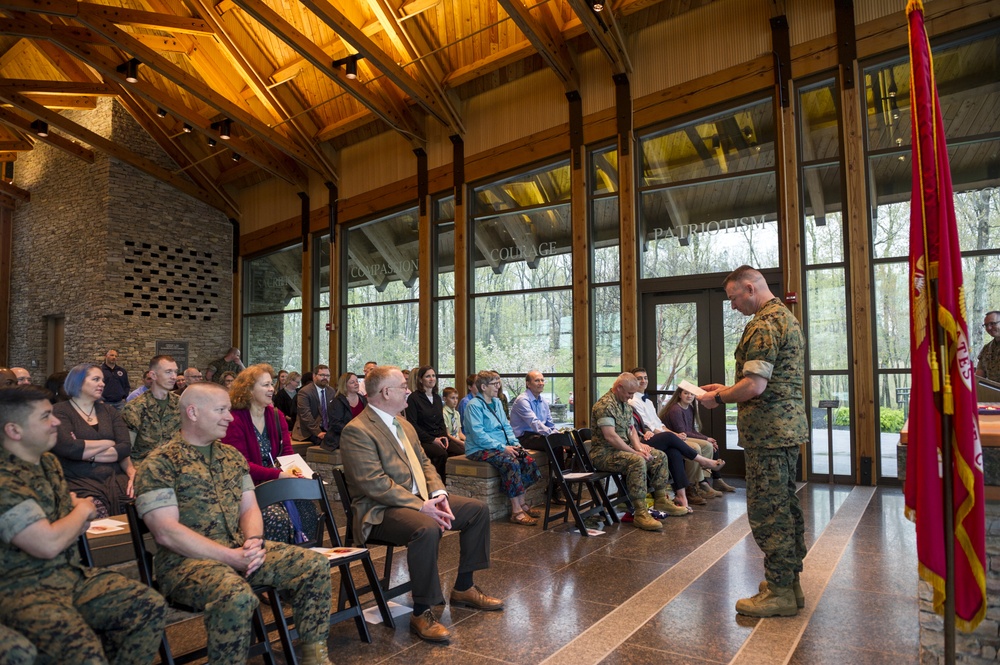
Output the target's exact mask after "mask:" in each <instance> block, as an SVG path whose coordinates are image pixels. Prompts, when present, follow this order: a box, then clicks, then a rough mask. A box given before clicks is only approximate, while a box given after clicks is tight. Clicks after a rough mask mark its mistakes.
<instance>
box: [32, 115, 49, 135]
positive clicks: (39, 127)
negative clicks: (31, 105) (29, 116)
mask: <svg viewBox="0 0 1000 665" xmlns="http://www.w3.org/2000/svg"><path fill="white" fill-rule="evenodd" d="M31 131H33V132H34V133H35V134H37V135H38V136H40V137H41V138H43V139H44V138H45V137H46V136H48V135H49V123H47V122H45V121H44V120H32V121H31Z"/></svg>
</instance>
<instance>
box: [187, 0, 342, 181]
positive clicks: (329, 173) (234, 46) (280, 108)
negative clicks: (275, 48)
mask: <svg viewBox="0 0 1000 665" xmlns="http://www.w3.org/2000/svg"><path fill="white" fill-rule="evenodd" d="M194 2H195V4H196V7H197V8H198V9H199V10H200V11H201V13H202V15H203V16H205V17H206V19H205V20H206V22H208V23H209V25H211V26H212V29H213V30H215V38H216V39H217V40H218V42H219V44H220V45H221V46H222V48H223V49H224V51H225V52H226V53H227V54H228V55H229V57H230V59H231V60H232V62H233V65H235V66H236V68H237V69H238V70H239V71H240V72H241V73H242V75H243V80H244V81H246V82H247V84H248V86H249V87H250V88H251V89H252V90H253V91H254V93H255V94H256V96H257V98H258V99H259V100H261V101H262V102H264V103H265V104H266V105H267V106H269V107H270V108H271V109H272V110H273V111H274V112H275V113H276V115H278V117H279V119H280V122H281V123H284V124H286V125H287V126H288V127H290V128H291V129H292V131H293V132H294V133H295V134H296V135H297V137H298V141H299V143H300V144H301V145H304V146H306V147H307V148H308V149H309V151H310V152H311V153H312V156H313V158H314V159H315V160H316V163H317V164H319V165H320V166H321V167H322V170H320V171H319V174H320V175H321V176H323V179H324V180H325V181H334V182H336V181H338V180H339V179H340V178H339V176H338V175H337V170H336V168H334V166H333V164H332V163H330V161H329V160H327V158H326V155H325V154H323V152H322V151H321V150H319V146H317V145H316V143H315V141H314V139H313V137H314V136H315V134H316V127H315V126H314V127H313V128H312V130H311V131H310V129H309V128H308V127H306V126H304V125H305V124H306V123H309V124H314V123H312V119H311V118H310V117H308V114H305V109H304V107H303V106H301V105H296V106H295V107H292V106H290V105H289V104H288V102H287V101H285V100H283V99H282V98H281V97H279V96H278V94H276V93H275V92H273V91H272V90H271V89H270V88H269V87H268V86H267V82H266V81H265V80H264V77H263V75H262V74H261V73H260V72H259V71H257V68H256V67H255V66H254V64H253V62H252V61H251V60H250V57H249V55H248V54H247V53H244V51H243V49H242V48H241V47H240V46H239V43H246V42H249V43H251V44H252V43H255V41H254V40H253V39H251V37H250V35H248V34H247V32H246V30H245V29H244V28H243V26H242V25H240V24H239V23H238V22H237V21H236V20H232V21H230V23H231V25H228V26H227V25H223V23H222V19H221V17H220V16H219V15H218V14H216V12H215V9H214V7H212V5H211V4H209V2H208V1H207V0H194ZM236 31H238V32H239V34H233V33H234V32H236ZM231 35H232V36H231Z"/></svg>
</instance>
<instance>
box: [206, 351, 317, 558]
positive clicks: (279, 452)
mask: <svg viewBox="0 0 1000 665" xmlns="http://www.w3.org/2000/svg"><path fill="white" fill-rule="evenodd" d="M273 376H274V369H273V368H272V367H271V366H270V365H267V364H264V363H261V364H258V365H251V366H250V367H247V368H246V369H245V370H243V371H242V372H240V374H239V376H237V377H236V380H235V381H234V382H233V386H232V388H230V392H229V398H230V400H231V401H232V403H233V408H232V414H233V422H231V423H230V424H229V429H228V430H226V436H225V437H224V438H223V439H222V442H223V443H226V444H229V445H230V446H232V447H233V448H236V450H238V451H240V453H241V454H242V455H243V457H245V458H246V460H247V464H249V466H250V478H251V479H252V480H253V484H254V485H260V484H261V483H263V482H266V481H268V480H274V479H275V478H297V477H301V476H302V474H301V473H300V472H299V471H298V469H295V470H292V471H282V470H281V467H280V466H279V465H278V457H281V456H283V455H291V454H292V453H293V451H292V437H291V435H289V433H288V425H287V424H286V423H285V418H284V417H283V416H282V415H281V413H280V412H279V411H278V410H277V409H275V408H274V404H273V403H272V400H273V398H274V380H273V378H272V377H273ZM262 513H263V517H264V537H265V538H267V539H268V540H275V541H278V542H281V543H295V542H302V541H303V540H306V539H307V538H306V536H308V537H312V535H313V534H315V532H316V525H317V517H318V515H317V511H316V506H315V505H314V504H313V503H312V502H309V501H295V502H292V501H285V502H284V503H276V504H274V505H271V506H268V507H267V508H265V509H264V510H263V511H262Z"/></svg>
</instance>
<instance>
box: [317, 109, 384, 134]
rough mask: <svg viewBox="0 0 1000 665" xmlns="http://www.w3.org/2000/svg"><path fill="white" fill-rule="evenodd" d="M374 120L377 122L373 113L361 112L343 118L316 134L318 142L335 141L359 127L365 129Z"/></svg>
mask: <svg viewBox="0 0 1000 665" xmlns="http://www.w3.org/2000/svg"><path fill="white" fill-rule="evenodd" d="M373 120H375V115H374V114H373V113H372V112H371V111H368V110H364V111H360V112H358V113H355V114H354V115H351V116H348V117H346V118H341V119H340V120H338V121H337V122H334V123H331V124H329V125H327V126H326V127H324V128H323V129H321V130H319V133H317V134H316V140H317V141H329V140H331V139H335V138H337V137H338V136H342V135H344V134H346V133H347V132H350V131H353V130H355V129H358V128H359V127H364V126H365V125H367V124H368V123H370V122H372V121H373Z"/></svg>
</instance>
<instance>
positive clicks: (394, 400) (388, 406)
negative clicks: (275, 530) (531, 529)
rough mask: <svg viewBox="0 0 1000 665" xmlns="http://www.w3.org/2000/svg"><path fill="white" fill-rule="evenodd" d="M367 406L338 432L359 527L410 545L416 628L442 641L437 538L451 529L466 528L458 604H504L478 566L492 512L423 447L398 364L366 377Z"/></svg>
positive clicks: (360, 533) (364, 535)
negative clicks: (445, 474) (448, 483)
mask: <svg viewBox="0 0 1000 665" xmlns="http://www.w3.org/2000/svg"><path fill="white" fill-rule="evenodd" d="M367 387H368V406H367V407H365V410H364V411H362V412H361V413H360V414H359V415H358V416H357V417H356V418H354V419H353V420H351V422H349V423H348V424H347V426H346V427H344V431H343V433H342V434H341V435H340V450H341V455H342V456H343V462H344V472H345V474H346V476H347V485H348V488H349V489H350V491H351V496H352V497H353V507H354V533H355V534H357V537H358V538H359V540H360V541H362V542H363V541H366V540H367V539H368V538H369V537H371V538H375V539H378V540H383V541H387V542H391V543H395V544H396V545H400V546H403V545H405V546H406V548H407V550H406V560H407V563H408V564H409V568H410V580H412V582H413V616H412V617H410V629H411V630H412V631H413V632H415V633H416V634H417V635H419V636H420V637H421V638H422V639H425V640H429V641H432V642H444V641H447V640H448V639H449V638H450V637H451V633H450V632H449V631H448V629H447V628H445V627H444V626H443V625H441V624H440V623H439V622H438V621H437V619H436V618H435V616H434V613H433V612H432V611H431V607H433V606H434V605H438V604H440V603H443V602H444V594H443V593H442V591H441V580H440V578H439V576H438V545H439V543H440V541H441V534H442V533H443V532H444V531H445V530H453V531H460V532H461V535H460V536H459V545H460V547H461V555H460V558H459V564H458V577H457V578H456V579H455V586H454V588H453V589H452V592H451V601H450V602H451V604H452V605H465V606H468V607H472V608H475V609H480V610H500V609H503V601H502V600H500V599H499V598H491V597H490V596H487V595H486V594H484V593H482V592H481V591H480V590H479V588H478V587H476V586H475V584H473V580H472V574H473V572H474V571H476V570H482V569H484V568H488V567H489V565H490V554H489V553H490V514H489V509H488V508H487V507H486V504H484V503H483V502H482V501H479V500H477V499H469V498H466V497H463V496H457V495H456V496H452V497H449V496H448V494H447V492H446V491H445V489H444V483H442V482H441V477H440V476H439V475H438V473H437V471H435V470H434V465H433V464H431V463H430V461H429V460H428V459H427V456H426V455H424V451H423V449H422V448H421V447H420V444H419V439H418V438H417V432H416V430H414V429H413V426H412V425H410V424H409V423H408V422H406V421H405V420H402V419H399V418H396V417H395V416H396V414H398V413H399V412H400V411H402V410H403V409H404V408H405V407H406V394H407V390H406V380H405V379H404V378H403V373H402V372H401V371H400V370H399V368H398V367H392V366H388V365H386V366H379V367H376V368H375V369H373V370H372V372H371V373H370V374H369V375H368V377H367Z"/></svg>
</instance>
